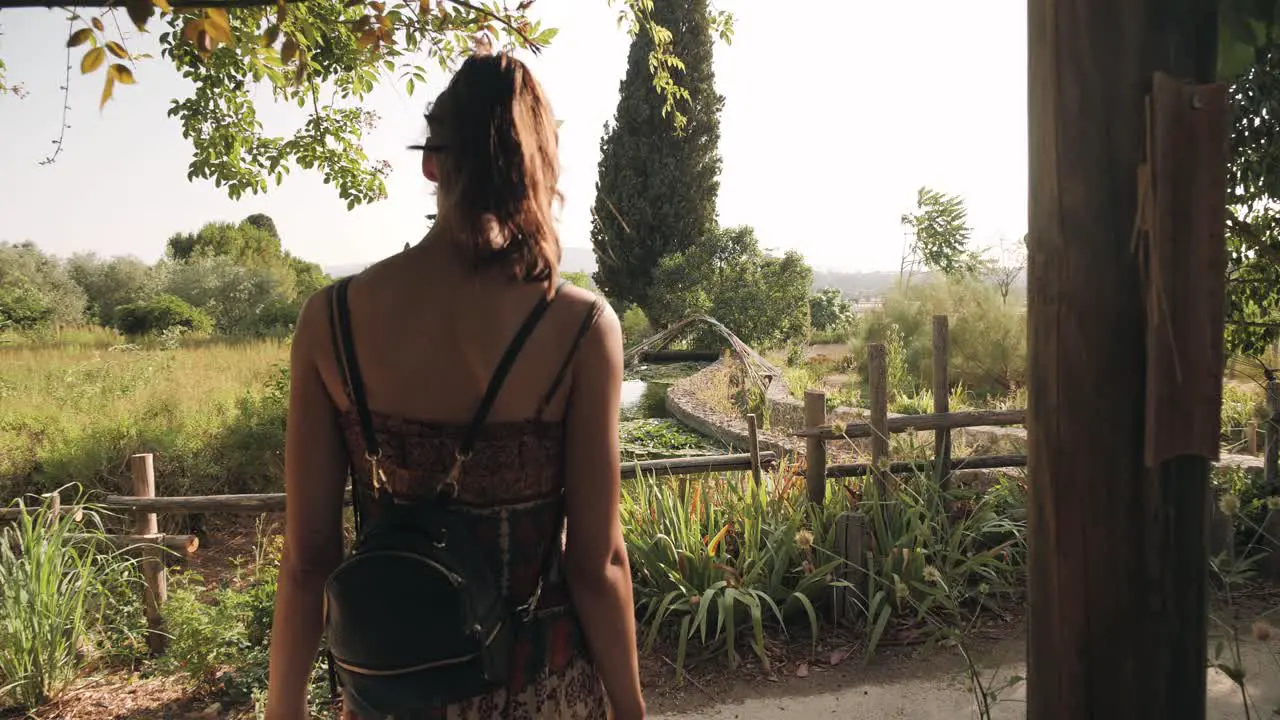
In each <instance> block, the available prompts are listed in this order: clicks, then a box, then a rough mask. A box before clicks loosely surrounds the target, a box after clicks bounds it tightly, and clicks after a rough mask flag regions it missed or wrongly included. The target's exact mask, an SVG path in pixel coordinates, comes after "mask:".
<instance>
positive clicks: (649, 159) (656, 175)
mask: <svg viewBox="0 0 1280 720" xmlns="http://www.w3.org/2000/svg"><path fill="white" fill-rule="evenodd" d="M652 16H653V20H654V21H655V22H657V23H658V24H659V25H661V26H662V27H663V28H666V29H667V30H668V31H669V32H670V33H671V35H672V50H673V52H674V54H675V56H676V57H678V58H679V59H680V60H681V61H682V62H683V63H684V70H683V71H681V70H680V69H679V68H672V69H671V74H672V80H673V81H674V82H675V83H676V84H677V85H678V86H679V87H681V88H682V89H684V90H685V91H687V92H688V98H687V100H685V101H682V102H680V103H679V104H678V109H679V111H680V112H681V113H682V114H683V115H684V117H685V123H684V125H683V127H681V128H680V129H679V130H677V129H676V126H675V123H674V119H673V117H672V116H671V115H665V116H664V114H663V102H664V101H663V97H662V96H661V95H660V94H659V93H658V92H657V91H655V89H654V86H653V79H652V75H651V73H650V71H649V66H648V62H649V53H650V51H651V50H652V49H653V40H652V38H651V37H650V36H649V34H648V33H646V32H643V31H641V32H639V33H637V34H636V37H635V38H634V39H633V40H632V41H631V51H630V54H629V55H628V60H627V74H626V77H625V78H623V80H622V83H621V85H620V88H619V96H620V97H619V99H618V109H617V112H616V113H615V115H614V119H613V121H612V122H611V123H607V124H606V125H605V133H604V138H603V140H602V141H601V143H600V167H599V176H598V179H597V180H596V200H595V208H594V210H595V212H594V217H593V219H592V224H591V244H592V247H593V248H594V249H595V255H596V267H597V270H596V273H595V277H594V279H595V282H596V285H597V286H599V287H600V289H601V290H602V291H603V292H604V293H605V294H606V295H607V296H608V297H609V298H610V299H612V300H613V301H614V302H615V303H617V304H619V305H621V306H629V305H637V306H639V307H640V308H641V309H643V310H645V311H648V309H649V308H650V307H651V300H650V297H651V293H652V292H653V291H654V288H653V283H652V281H653V277H654V271H655V270H656V269H657V267H658V265H659V263H660V262H661V261H662V259H663V258H664V257H667V256H669V255H672V254H674V253H678V252H681V251H683V250H687V249H689V248H691V247H693V246H694V245H695V244H697V243H698V242H700V241H701V240H703V239H704V238H707V237H709V236H711V235H712V234H713V233H714V232H715V231H716V228H717V220H716V195H717V194H718V193H719V190H720V181H719V179H718V178H719V175H720V152H719V144H720V117H719V115H720V110H721V108H723V107H724V98H723V97H722V96H721V95H720V94H718V93H717V92H716V89H715V72H714V70H713V69H712V65H711V60H712V54H713V50H714V43H713V38H712V28H711V22H710V20H709V18H708V3H707V0H654V2H653V13H652Z"/></svg>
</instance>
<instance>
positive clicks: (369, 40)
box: [356, 29, 378, 48]
mask: <svg viewBox="0 0 1280 720" xmlns="http://www.w3.org/2000/svg"><path fill="white" fill-rule="evenodd" d="M377 41H378V31H377V30H372V29H370V30H365V31H364V33H363V34H362V35H360V39H358V40H356V44H357V45H359V46H360V47H362V48H367V47H369V46H370V45H372V44H374V43H375V42H377Z"/></svg>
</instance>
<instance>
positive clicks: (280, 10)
mask: <svg viewBox="0 0 1280 720" xmlns="http://www.w3.org/2000/svg"><path fill="white" fill-rule="evenodd" d="M288 15H289V10H288V8H287V7H286V6H285V4H284V0H277V2H276V24H277V25H283V24H284V19H285V18H286V17H288Z"/></svg>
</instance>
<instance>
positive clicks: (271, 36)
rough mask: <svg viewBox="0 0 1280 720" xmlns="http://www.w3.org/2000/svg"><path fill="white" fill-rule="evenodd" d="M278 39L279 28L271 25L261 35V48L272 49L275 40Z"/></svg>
mask: <svg viewBox="0 0 1280 720" xmlns="http://www.w3.org/2000/svg"><path fill="white" fill-rule="evenodd" d="M279 39H280V26H279V25H272V26H271V27H268V28H267V29H266V31H265V32H263V33H262V47H273V46H275V44H276V40H279Z"/></svg>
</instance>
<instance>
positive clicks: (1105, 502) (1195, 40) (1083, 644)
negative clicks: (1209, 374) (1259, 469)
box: [1026, 0, 1225, 720]
mask: <svg viewBox="0 0 1280 720" xmlns="http://www.w3.org/2000/svg"><path fill="white" fill-rule="evenodd" d="M1026 7H1027V25H1028V38H1027V50H1028V55H1029V62H1028V73H1027V89H1028V109H1029V133H1028V141H1029V143H1028V144H1029V152H1028V161H1029V178H1030V181H1029V193H1030V198H1029V208H1028V209H1029V212H1028V216H1029V227H1028V237H1029V243H1028V245H1029V248H1028V249H1029V253H1028V255H1029V257H1028V278H1029V280H1028V310H1027V315H1028V337H1027V346H1028V359H1027V370H1028V380H1029V383H1028V396H1029V399H1030V400H1029V407H1028V408H1027V410H1028V417H1027V431H1028V432H1027V434H1028V456H1029V459H1030V466H1029V473H1030V477H1031V482H1030V492H1031V500H1030V503H1029V517H1028V535H1029V537H1028V546H1029V552H1030V573H1029V596H1028V598H1027V605H1028V606H1029V607H1030V608H1032V611H1031V613H1030V616H1029V620H1028V629H1027V676H1028V679H1027V703H1026V713H1027V718H1028V720H1082V719H1084V718H1089V719H1091V720H1119V719H1121V718H1137V717H1141V718H1162V719H1166V718H1167V719H1169V720H1203V718H1204V716H1205V667H1204V664H1205V657H1206V652H1205V650H1204V642H1205V638H1206V635H1205V633H1204V632H1203V629H1204V621H1205V618H1204V617H1202V616H1201V617H1194V618H1191V617H1189V616H1188V615H1187V614H1186V610H1187V607H1189V605H1190V604H1191V603H1195V602H1201V601H1202V600H1203V598H1204V594H1203V591H1202V589H1203V584H1201V582H1199V581H1197V580H1196V576H1197V575H1198V576H1199V578H1201V579H1203V578H1204V576H1205V574H1206V572H1205V565H1204V563H1203V561H1202V560H1200V559H1202V558H1203V545H1204V542H1205V536H1204V534H1203V528H1204V522H1205V515H1206V513H1205V505H1204V496H1203V495H1202V494H1201V495H1198V496H1197V495H1196V492H1194V491H1193V492H1191V493H1188V494H1187V495H1186V496H1185V497H1179V498H1177V501H1176V502H1169V501H1170V500H1172V499H1173V498H1172V497H1170V496H1167V495H1165V494H1164V492H1165V490H1164V488H1166V487H1168V486H1170V485H1174V484H1177V481H1178V480H1188V481H1189V482H1188V483H1187V484H1188V486H1190V487H1192V488H1193V489H1194V488H1196V487H1200V479H1199V478H1200V477H1201V468H1200V467H1199V466H1200V465H1207V463H1206V462H1205V461H1204V460H1203V459H1202V458H1195V457H1191V458H1190V460H1189V461H1187V463H1186V464H1185V466H1177V465H1176V463H1175V466H1171V467H1167V468H1162V469H1161V470H1160V471H1159V472H1149V471H1148V470H1147V469H1146V467H1145V465H1146V463H1145V462H1144V460H1145V458H1144V415H1145V397H1144V381H1145V365H1146V319H1145V303H1144V298H1143V296H1142V292H1141V290H1142V285H1141V283H1140V282H1139V278H1140V277H1141V276H1142V268H1141V266H1140V260H1139V257H1140V255H1139V253H1138V252H1136V251H1135V250H1137V248H1135V245H1134V225H1135V218H1140V217H1141V212H1140V211H1141V207H1140V205H1139V183H1138V178H1139V167H1140V165H1141V164H1142V161H1143V149H1144V146H1145V135H1146V133H1145V123H1144V112H1143V108H1144V98H1145V94H1146V91H1147V89H1148V88H1149V87H1150V86H1151V79H1152V74H1153V72H1155V71H1156V70H1159V69H1164V70H1170V71H1173V72H1175V73H1176V74H1177V75H1179V76H1181V77H1199V76H1200V73H1201V72H1202V71H1203V70H1205V69H1207V70H1208V72H1209V73H1210V74H1212V72H1213V70H1214V65H1215V64H1216V55H1217V52H1216V47H1215V38H1216V35H1217V28H1218V22H1217V19H1216V17H1215V13H1214V11H1213V5H1211V4H1208V3H1200V2H1194V3H1169V2H1165V0H1132V2H1124V3H1117V2H1115V0H1056V1H1055V2H1030V3H1028V4H1027V6H1026ZM1223 138H1225V133H1224V136H1223ZM1197 142H1198V141H1197ZM1185 144H1186V145H1188V146H1189V149H1192V147H1193V146H1194V145H1196V144H1197V143H1196V142H1190V141H1189V142H1187V143H1185ZM1221 170H1222V168H1216V169H1213V171H1214V172H1221ZM1214 200H1215V201H1216V203H1217V206H1218V208H1219V209H1221V208H1222V204H1223V203H1222V197H1221V196H1219V197H1217V198H1215V199H1214ZM1204 201H1205V202H1206V203H1207V202H1209V200H1208V199H1207V198H1206V199H1204ZM1178 290H1179V288H1177V287H1176V286H1174V287H1173V288H1172V289H1171V291H1175V292H1176V291H1178ZM1205 301H1206V302H1211V301H1212V299H1210V298H1205ZM1196 500H1198V502H1195V501H1196ZM1195 527H1199V528H1200V529H1201V532H1200V533H1199V534H1197V533H1196V532H1194V528H1195ZM1175 536H1179V537H1178V542H1184V543H1189V544H1196V545H1199V546H1200V547H1201V549H1200V550H1199V551H1198V552H1195V553H1194V559H1193V557H1191V556H1188V557H1183V558H1179V559H1177V560H1176V562H1175V561H1174V559H1173V558H1172V557H1171V555H1172V553H1170V552H1169V549H1170V546H1166V545H1164V544H1163V542H1164V541H1163V540H1162V538H1173V537H1175ZM1197 560H1200V561H1199V562H1197ZM1179 573H1182V574H1179ZM1179 596H1181V597H1179ZM1179 617H1187V619H1189V620H1190V622H1189V624H1187V625H1185V626H1183V627H1178V626H1177V625H1176V623H1175V622H1174V621H1175V619H1177V618H1179ZM1197 643H1198V647H1197Z"/></svg>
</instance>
